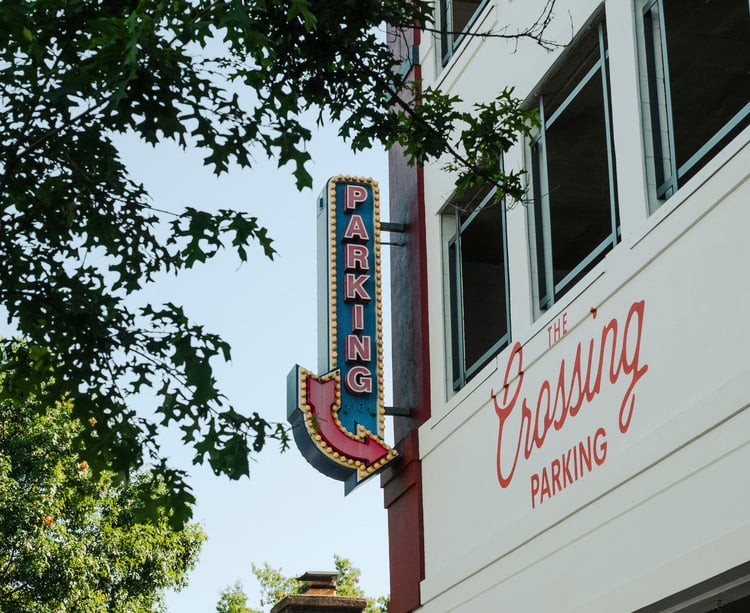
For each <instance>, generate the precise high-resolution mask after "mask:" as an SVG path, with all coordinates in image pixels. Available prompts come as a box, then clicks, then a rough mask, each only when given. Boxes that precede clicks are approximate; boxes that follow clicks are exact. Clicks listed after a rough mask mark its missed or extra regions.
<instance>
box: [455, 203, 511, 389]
mask: <svg viewBox="0 0 750 613" xmlns="http://www.w3.org/2000/svg"><path fill="white" fill-rule="evenodd" d="M491 195H492V194H484V195H483V196H482V197H481V198H479V199H477V198H476V197H474V198H471V199H464V200H463V201H462V202H454V203H453V207H452V210H451V214H452V215H453V216H454V223H455V225H456V228H457V231H456V234H455V235H454V236H453V237H452V238H451V239H450V241H449V243H448V272H449V283H450V288H449V302H450V314H451V337H450V338H451V351H452V359H451V365H452V369H453V388H454V389H460V388H461V387H463V385H464V384H465V383H466V381H467V380H468V379H470V378H471V376H472V375H473V374H474V373H476V372H477V371H478V370H479V369H480V368H481V367H482V366H484V365H485V364H486V363H487V361H488V360H490V359H491V358H492V357H493V356H494V355H495V354H497V352H498V351H500V349H502V348H503V347H504V346H506V345H507V344H508V342H509V341H510V324H509V312H508V311H509V307H508V298H509V296H508V272H507V265H506V262H507V255H506V254H507V246H506V241H505V209H504V206H503V204H501V203H495V202H493V201H492V198H491ZM474 196H476V195H474ZM477 200H479V204H478V205H476V202H477ZM467 204H468V206H467Z"/></svg>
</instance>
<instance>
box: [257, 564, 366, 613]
mask: <svg viewBox="0 0 750 613" xmlns="http://www.w3.org/2000/svg"><path fill="white" fill-rule="evenodd" d="M339 577H340V575H339V573H337V572H325V571H323V572H320V571H311V572H306V573H305V574H304V575H302V576H301V577H297V580H298V581H302V582H303V583H304V584H305V587H304V592H303V593H302V594H292V595H291V596H287V597H286V598H283V599H282V600H281V601H280V602H278V603H277V604H276V606H275V607H274V608H273V609H271V613H362V611H364V609H365V607H366V606H367V600H365V599H364V598H349V597H347V596H337V595H336V580H337V579H338V578H339Z"/></svg>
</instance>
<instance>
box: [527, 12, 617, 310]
mask: <svg viewBox="0 0 750 613" xmlns="http://www.w3.org/2000/svg"><path fill="white" fill-rule="evenodd" d="M605 49H606V36H605V32H604V27H603V24H602V25H600V26H594V27H592V28H590V30H589V31H588V32H587V33H586V35H585V36H584V37H583V38H582V39H581V40H579V41H578V42H577V43H576V45H575V46H574V47H573V48H572V49H571V50H570V51H569V53H568V55H567V56H566V58H565V61H563V62H562V64H561V65H560V66H559V67H558V68H557V69H556V70H555V72H554V73H553V74H552V75H550V76H549V77H548V78H547V80H546V81H545V83H544V84H543V86H542V95H541V99H540V106H539V108H540V115H541V116H542V125H541V129H540V134H539V136H538V137H537V139H536V140H535V142H534V143H533V144H532V151H531V155H532V158H531V159H532V168H531V172H532V175H533V187H534V206H533V209H532V217H533V224H534V226H533V244H534V247H535V249H536V262H537V271H536V272H537V287H538V291H539V301H538V306H539V308H540V309H545V308H548V307H549V306H551V305H552V304H553V303H554V302H555V301H556V300H557V299H558V298H559V297H560V296H561V295H562V294H563V293H564V292H565V291H567V290H568V289H569V288H570V287H571V286H572V285H573V284H574V283H575V282H576V281H577V280H578V279H579V278H580V277H581V276H582V275H584V274H585V273H586V272H588V271H589V270H590V269H591V268H592V267H593V266H594V265H595V264H596V263H597V262H598V261H599V260H601V258H602V257H603V256H604V254H605V253H606V252H607V251H608V250H610V249H611V248H612V247H613V246H614V245H615V244H616V242H617V236H618V224H619V221H618V213H617V203H616V200H615V198H616V196H615V194H616V190H615V185H614V165H615V159H614V152H613V149H612V138H611V128H610V126H611V118H610V111H609V99H608V96H609V94H608V91H609V87H608V85H609V83H608V79H607V76H606V75H607V67H608V64H607V61H606V53H605Z"/></svg>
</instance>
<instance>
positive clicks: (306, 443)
mask: <svg viewBox="0 0 750 613" xmlns="http://www.w3.org/2000/svg"><path fill="white" fill-rule="evenodd" d="M381 275H382V271H381V260H380V190H379V188H378V184H377V182H375V181H373V180H372V179H370V178H364V177H351V176H341V175H339V176H337V177H333V178H331V179H329V181H328V183H327V184H326V186H325V188H324V189H323V192H322V193H321V196H320V199H319V208H318V336H319V351H318V369H319V371H320V372H321V373H323V374H321V375H315V374H313V373H312V372H311V371H309V370H307V369H305V368H302V367H300V366H295V367H294V368H293V369H292V370H291V372H290V373H289V376H288V378H287V397H288V419H289V422H290V423H291V424H292V431H293V435H294V439H295V442H296V443H297V446H298V447H299V449H300V451H301V452H302V455H303V456H304V457H305V458H306V459H307V461H308V462H310V464H312V465H313V466H314V467H315V468H317V469H318V470H319V471H320V472H322V473H323V474H325V475H327V476H329V477H332V478H334V479H338V480H341V481H345V482H346V490H347V491H350V490H351V488H353V487H354V486H356V485H357V484H358V483H360V482H361V481H362V480H363V479H366V478H367V477H369V476H371V475H372V474H374V473H375V472H377V471H378V470H380V469H381V468H382V467H384V466H385V465H386V464H387V463H388V462H390V461H392V460H393V459H394V458H395V457H396V456H397V455H398V452H397V451H396V450H395V449H393V448H391V447H389V446H388V445H387V444H386V443H385V441H384V440H383V431H384V425H385V408H384V406H383V402H384V395H383V316H382V304H381V281H382V278H381Z"/></svg>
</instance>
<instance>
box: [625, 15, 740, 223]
mask: <svg viewBox="0 0 750 613" xmlns="http://www.w3.org/2000/svg"><path fill="white" fill-rule="evenodd" d="M748 10H750V2H748ZM664 12H665V11H664V0H645V1H644V2H643V3H642V11H641V20H642V21H641V24H640V25H641V34H642V37H643V38H642V40H643V45H644V56H645V61H646V65H645V66H644V67H642V70H644V71H645V73H646V81H647V88H648V91H647V92H646V93H645V95H644V97H645V98H646V99H647V100H648V103H649V113H648V114H647V116H648V121H649V122H650V125H649V126H648V128H649V131H650V133H651V138H650V139H648V138H647V139H646V140H647V141H648V142H647V143H646V146H647V148H648V147H650V148H651V151H652V152H653V162H652V170H653V173H654V175H653V176H654V181H655V184H656V185H655V192H656V193H655V197H656V199H655V201H654V202H653V203H652V207H651V208H652V209H656V208H658V207H659V206H661V205H662V204H663V203H664V202H666V200H668V199H669V198H670V197H672V196H673V195H674V194H675V193H676V192H677V190H678V189H679V188H680V187H681V186H682V184H684V177H685V176H686V175H690V173H691V172H692V171H694V170H695V171H697V170H699V169H700V168H702V167H703V166H705V164H706V163H707V162H708V161H709V159H711V157H713V156H712V155H711V154H712V153H713V152H714V149H715V147H716V146H717V145H719V144H720V143H721V142H722V140H724V139H725V138H726V137H727V136H728V135H729V134H731V133H732V131H734V130H735V129H736V128H738V127H739V126H740V125H741V124H742V123H743V122H744V121H747V120H748V117H750V101H748V102H747V104H745V106H744V107H743V108H742V109H740V110H739V111H738V112H737V113H736V114H735V115H734V116H733V117H731V118H730V119H729V120H728V121H727V122H725V123H724V125H723V126H722V127H721V128H720V129H719V130H718V131H717V132H715V133H714V134H713V135H712V136H711V137H710V138H709V139H708V140H707V141H706V142H705V143H703V145H702V146H701V147H699V148H698V150H697V151H695V152H694V153H693V154H692V155H691V156H690V157H689V158H688V159H687V160H686V161H685V162H683V163H682V164H681V165H680V166H679V167H678V166H677V151H676V142H675V131H674V122H673V102H672V91H671V85H670V70H669V55H668V52H667V37H666V35H665V32H666V24H665V20H664ZM654 14H655V16H656V19H658V25H657V26H655V25H654ZM657 30H658V32H659V36H658V38H659V40H656V36H655V35H654V32H655V31H657ZM659 77H661V82H662V84H663V85H662V86H661V87H660V86H659V83H658V80H659ZM645 119H646V117H644V120H645ZM662 135H664V136H662ZM664 141H666V142H664ZM665 145H666V147H665ZM665 148H666V149H667V151H665ZM690 176H692V175H690Z"/></svg>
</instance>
